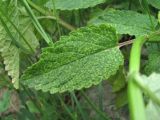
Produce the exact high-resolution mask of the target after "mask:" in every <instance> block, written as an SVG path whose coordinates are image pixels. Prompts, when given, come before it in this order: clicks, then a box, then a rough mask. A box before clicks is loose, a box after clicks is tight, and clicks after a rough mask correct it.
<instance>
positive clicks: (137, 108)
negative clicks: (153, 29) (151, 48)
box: [128, 36, 146, 120]
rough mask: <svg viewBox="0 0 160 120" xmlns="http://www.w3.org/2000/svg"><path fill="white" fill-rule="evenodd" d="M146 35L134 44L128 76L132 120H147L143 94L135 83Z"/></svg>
mask: <svg viewBox="0 0 160 120" xmlns="http://www.w3.org/2000/svg"><path fill="white" fill-rule="evenodd" d="M145 39H146V37H145V36H143V37H139V38H137V39H136V40H135V41H134V43H133V46H132V49H131V55H130V64H129V77H128V99H129V109H130V118H131V120H146V118H145V107H144V101H143V95H142V92H141V90H140V88H139V87H138V86H137V85H136V84H135V82H134V80H135V79H136V78H135V74H137V73H139V69H140V55H141V47H142V45H143V43H144V42H145Z"/></svg>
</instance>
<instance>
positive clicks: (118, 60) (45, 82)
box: [22, 25, 123, 93]
mask: <svg viewBox="0 0 160 120" xmlns="http://www.w3.org/2000/svg"><path fill="white" fill-rule="evenodd" d="M120 65H123V56H122V54H121V52H120V50H119V48H118V40H117V35H116V32H115V29H114V28H112V27H110V26H106V25H100V26H90V27H84V28H80V29H78V30H77V31H74V32H71V33H70V35H69V36H64V37H61V39H60V41H59V42H56V43H55V44H54V45H53V46H52V47H48V48H45V49H44V50H43V52H42V55H41V58H40V61H39V62H38V63H36V64H34V65H33V66H31V67H30V68H28V70H27V71H26V72H25V73H24V75H23V76H22V81H23V83H24V84H25V85H28V86H29V87H33V88H35V89H37V90H40V89H41V90H43V91H50V92H51V93H57V92H65V91H73V90H79V89H82V88H88V87H90V86H91V85H97V84H98V83H100V82H101V81H102V80H105V79H108V78H109V77H110V76H111V75H113V74H115V73H116V71H117V70H118V69H119V66H120Z"/></svg>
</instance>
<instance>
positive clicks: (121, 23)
mask: <svg viewBox="0 0 160 120" xmlns="http://www.w3.org/2000/svg"><path fill="white" fill-rule="evenodd" d="M151 18H152V21H153V25H154V27H156V25H157V20H156V19H155V18H154V17H151ZM102 23H105V24H109V25H111V26H113V27H115V28H116V30H117V32H118V33H119V34H130V35H136V36H141V35H145V34H148V33H150V32H151V31H152V29H151V28H152V24H151V21H150V19H149V16H148V15H143V14H140V13H137V12H135V11H129V10H114V9H110V10H105V11H104V12H102V14H100V15H99V16H97V17H95V18H93V19H91V20H90V21H89V24H102Z"/></svg>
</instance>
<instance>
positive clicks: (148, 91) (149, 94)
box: [135, 75, 160, 106]
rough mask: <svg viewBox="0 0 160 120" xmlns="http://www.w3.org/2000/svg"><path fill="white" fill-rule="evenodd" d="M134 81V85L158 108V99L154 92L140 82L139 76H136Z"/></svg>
mask: <svg viewBox="0 0 160 120" xmlns="http://www.w3.org/2000/svg"><path fill="white" fill-rule="evenodd" d="M135 77H136V80H135V83H136V84H137V85H138V86H139V87H140V88H141V90H142V91H145V93H146V94H147V95H148V96H149V97H150V98H151V99H152V101H153V102H154V103H156V104H157V105H159V106H160V99H159V98H158V97H157V96H156V94H155V93H154V92H152V91H151V90H150V89H149V88H148V87H147V85H145V84H144V82H142V80H141V78H140V77H139V75H136V76H135Z"/></svg>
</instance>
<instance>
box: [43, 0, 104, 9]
mask: <svg viewBox="0 0 160 120" xmlns="http://www.w3.org/2000/svg"><path fill="white" fill-rule="evenodd" d="M105 1H106V0H50V1H49V2H47V3H46V5H45V6H46V7H48V8H50V9H54V8H55V9H59V10H75V9H81V8H88V7H93V6H96V5H98V4H100V3H104V2H105Z"/></svg>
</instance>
